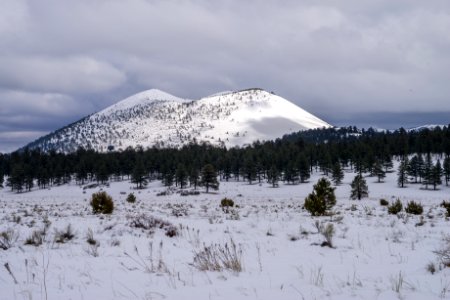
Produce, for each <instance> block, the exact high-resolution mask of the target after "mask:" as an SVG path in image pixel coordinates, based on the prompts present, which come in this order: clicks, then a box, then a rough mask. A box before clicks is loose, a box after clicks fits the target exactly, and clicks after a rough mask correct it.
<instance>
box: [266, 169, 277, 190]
mask: <svg viewBox="0 0 450 300" xmlns="http://www.w3.org/2000/svg"><path fill="white" fill-rule="evenodd" d="M267 179H268V181H269V183H270V184H272V187H278V181H279V180H280V172H278V170H277V167H276V166H275V165H272V167H271V168H270V170H269V171H268V172H267Z"/></svg>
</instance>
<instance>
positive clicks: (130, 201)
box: [127, 193, 136, 203]
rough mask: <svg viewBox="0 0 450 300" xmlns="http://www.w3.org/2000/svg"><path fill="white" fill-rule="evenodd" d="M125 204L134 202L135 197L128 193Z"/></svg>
mask: <svg viewBox="0 0 450 300" xmlns="http://www.w3.org/2000/svg"><path fill="white" fill-rule="evenodd" d="M127 202H128V203H134V202H136V196H135V195H134V194H133V193H129V194H128V196H127Z"/></svg>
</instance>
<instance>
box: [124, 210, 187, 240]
mask: <svg viewBox="0 0 450 300" xmlns="http://www.w3.org/2000/svg"><path fill="white" fill-rule="evenodd" d="M130 226H131V227H134V228H142V229H144V230H148V231H150V233H154V232H155V230H156V229H162V230H164V231H165V234H166V236H168V237H174V236H178V235H179V230H178V228H177V227H176V226H175V225H173V224H172V223H170V222H168V221H164V220H162V219H160V218H156V217H154V216H150V215H146V214H141V215H138V216H136V217H134V218H132V220H131V221H130Z"/></svg>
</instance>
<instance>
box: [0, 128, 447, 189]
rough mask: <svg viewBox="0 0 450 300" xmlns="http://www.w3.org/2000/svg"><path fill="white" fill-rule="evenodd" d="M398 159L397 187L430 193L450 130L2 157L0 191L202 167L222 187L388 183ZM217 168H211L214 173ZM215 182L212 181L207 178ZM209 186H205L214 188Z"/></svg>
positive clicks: (184, 172) (441, 174)
mask: <svg viewBox="0 0 450 300" xmlns="http://www.w3.org/2000/svg"><path fill="white" fill-rule="evenodd" d="M394 159H397V160H399V161H400V164H399V168H398V184H399V186H401V187H405V186H406V184H407V183H408V182H410V181H412V182H413V183H420V184H424V185H425V187H426V188H428V187H429V186H430V187H433V188H435V189H436V187H437V186H438V185H440V184H442V182H443V181H442V179H444V181H445V184H446V185H448V182H449V181H450V127H449V126H444V127H443V128H440V127H436V128H434V129H423V130H420V131H407V130H405V129H403V128H400V129H399V130H396V131H392V132H390V131H382V132H378V131H375V130H374V129H371V128H370V129H368V130H358V129H357V128H356V127H346V128H338V129H335V128H330V129H314V130H308V131H302V132H298V133H294V134H290V135H286V136H284V137H283V138H280V139H277V140H275V141H267V142H259V141H257V142H255V143H253V144H252V145H248V146H246V147H235V148H229V149H227V148H225V147H213V146H211V145H208V144H194V143H193V144H190V145H187V146H184V147H182V148H179V149H178V148H158V147H153V148H148V149H143V148H142V147H136V148H131V147H130V148H127V149H125V150H124V151H121V152H108V153H99V152H95V151H93V150H89V149H83V148H79V149H78V150H77V151H75V152H73V153H57V152H56V151H49V152H44V151H41V150H40V149H22V150H21V151H16V152H13V153H9V154H0V185H1V186H5V185H6V186H8V187H10V188H11V190H13V191H16V192H22V191H29V190H31V189H33V188H35V187H38V188H47V187H49V186H52V185H60V184H65V183H68V182H71V181H75V182H76V183H77V184H80V185H84V184H87V183H92V182H97V183H100V184H104V183H107V182H109V181H118V180H124V179H130V180H131V181H132V182H133V183H134V184H136V188H143V187H145V185H146V184H147V183H148V182H149V181H152V180H161V181H162V182H163V183H164V185H166V186H176V187H180V188H186V187H188V186H189V187H193V188H197V187H198V186H199V185H205V181H204V177H205V168H206V166H208V167H207V169H209V172H210V173H212V174H216V175H217V177H219V180H222V181H229V180H234V181H247V182H248V183H249V184H252V183H255V182H257V183H261V182H269V183H270V184H271V185H272V186H274V187H276V186H278V184H279V182H280V181H282V182H284V183H285V184H301V183H304V182H307V181H308V180H309V178H310V176H311V173H312V172H322V173H323V174H324V175H325V176H328V177H330V179H331V180H332V181H333V182H334V183H335V185H339V184H340V182H341V181H342V179H343V177H344V173H343V169H344V168H347V169H351V170H353V171H354V172H356V173H357V175H358V176H360V178H359V179H358V180H361V179H363V177H364V176H375V177H376V178H377V180H378V181H380V182H381V181H383V179H384V177H385V176H386V172H392V171H394V170H393V160H394ZM211 169H212V170H211ZM209 176H210V177H211V176H212V175H209ZM209 184H210V183H207V188H208V189H209V188H210V187H216V185H217V184H216V183H211V186H210V185H209Z"/></svg>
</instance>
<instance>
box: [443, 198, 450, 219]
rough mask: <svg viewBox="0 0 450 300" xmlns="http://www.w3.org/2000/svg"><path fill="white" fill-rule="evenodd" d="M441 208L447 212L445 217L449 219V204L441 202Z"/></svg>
mask: <svg viewBox="0 0 450 300" xmlns="http://www.w3.org/2000/svg"><path fill="white" fill-rule="evenodd" d="M441 207H443V208H445V210H446V211H447V212H446V216H447V217H450V202H447V201H442V203H441Z"/></svg>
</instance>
